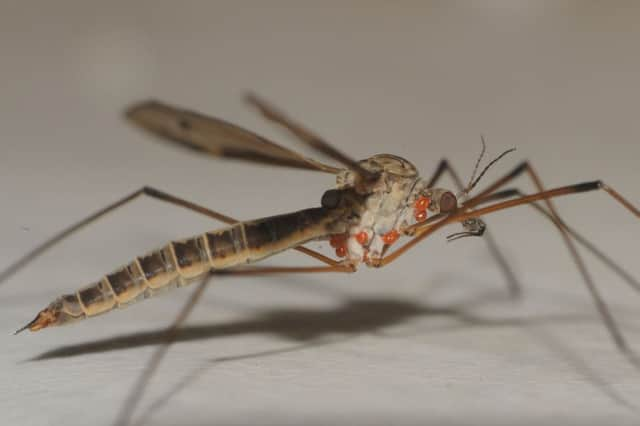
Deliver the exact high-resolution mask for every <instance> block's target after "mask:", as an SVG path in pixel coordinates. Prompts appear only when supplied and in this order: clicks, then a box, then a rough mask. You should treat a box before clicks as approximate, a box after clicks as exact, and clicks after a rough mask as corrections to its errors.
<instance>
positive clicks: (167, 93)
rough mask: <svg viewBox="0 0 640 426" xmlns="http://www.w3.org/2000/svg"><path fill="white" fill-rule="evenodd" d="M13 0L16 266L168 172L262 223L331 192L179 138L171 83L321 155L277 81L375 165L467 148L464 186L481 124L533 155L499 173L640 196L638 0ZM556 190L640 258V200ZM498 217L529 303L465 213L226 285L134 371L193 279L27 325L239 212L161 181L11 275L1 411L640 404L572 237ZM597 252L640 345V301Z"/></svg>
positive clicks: (610, 240) (538, 223) (5, 252)
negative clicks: (346, 267)
mask: <svg viewBox="0 0 640 426" xmlns="http://www.w3.org/2000/svg"><path fill="white" fill-rule="evenodd" d="M1 5H2V13H1V14H0V28H1V30H0V31H1V32H2V37H0V57H1V58H2V59H1V61H2V65H1V66H0V83H1V86H2V90H1V91H0V94H1V96H0V117H1V119H0V120H1V123H2V126H1V127H0V147H1V148H2V150H1V153H0V194H1V198H0V200H1V201H0V205H1V206H2V207H1V208H0V235H1V236H2V237H1V238H0V268H2V267H4V265H9V264H11V262H13V261H15V260H16V259H18V258H19V257H20V256H21V255H22V254H24V253H25V252H27V251H28V250H29V249H31V248H33V247H35V246H36V245H37V244H38V243H40V242H42V241H43V240H44V239H46V238H47V237H49V236H51V235H53V234H54V233H56V232H58V231H59V230H61V229H62V228H63V227H65V226H67V225H69V224H71V223H72V222H74V221H76V220H79V219H80V218H82V217H84V216H85V215H86V214H88V213H90V212H93V211H95V210H97V209H99V208H101V207H103V206H104V205H106V204H107V203H109V202H112V201H114V200H116V199H118V198H120V197H121V196H123V195H125V194H127V193H129V192H132V191H134V190H135V189H138V188H140V187H141V186H143V185H151V186H154V187H156V188H159V189H162V190H164V191H167V192H170V193H172V194H175V195H177V196H181V197H184V198H186V199H188V200H192V201H195V202H198V203H201V204H203V205H205V206H208V207H211V208H213V209H216V210H218V211H220V212H222V213H224V214H228V215H230V216H234V217H236V218H239V219H251V218H256V217H261V216H267V215H273V214H278V213H285V212H289V211H293V210H297V209H301V208H307V207H311V206H315V205H318V203H319V199H320V196H321V194H322V192H323V191H324V190H326V189H327V188H329V187H331V186H332V185H333V182H332V178H331V176H328V175H325V174H321V173H319V174H318V173H313V172H305V171H297V170H289V169H285V168H275V167H274V168H269V167H265V166H257V165H252V164H249V163H241V162H233V161H222V160H218V159H211V158H208V157H206V156H203V155H197V154H194V153H192V152H186V151H183V150H180V149H177V148H175V147H173V146H170V145H166V144H161V143H156V142H155V141H153V140H152V139H151V138H150V137H148V136H147V135H145V134H143V133H141V132H139V131H136V130H135V129H133V128H132V127H130V126H129V125H128V124H127V123H125V122H124V120H123V119H122V111H123V109H124V108H125V107H126V106H127V105H129V104H131V103H132V102H135V101H138V100H141V99H146V98H150V97H153V98H158V99H162V100H165V101H169V102H172V103H175V104H178V105H183V106H185V107H188V108H191V109H196V110H200V111H202V112H205V113H207V114H210V115H214V116H217V117H220V118H223V119H226V120H229V121H232V122H235V123H238V124H240V125H242V126H243V127H246V128H248V129H252V130H254V131H255V132H257V133H259V134H262V135H265V136H267V137H269V138H271V139H274V140H276V141H278V142H280V143H282V144H283V145H286V146H287V147H290V148H293V149H296V150H298V151H300V152H303V153H305V154H307V155H311V156H314V157H316V158H318V159H320V160H324V159H323V158H321V157H319V156H318V155H316V154H315V153H312V152H310V151H309V150H306V149H305V148H304V147H302V146H301V145H299V144H298V142H297V141H295V140H293V139H291V138H290V137H289V136H288V135H287V134H285V133H283V132H281V131H279V129H277V128H274V127H272V126H271V125H269V123H266V122H265V121H264V120H262V119H261V118H260V117H259V116H258V115H257V114H256V113H255V112H254V111H252V110H251V109H250V108H248V107H247V106H246V105H245V104H244V103H243V102H242V95H243V94H244V93H245V91H246V90H248V89H250V90H254V91H256V92H257V93H259V94H261V95H262V96H264V97H265V98H267V99H269V100H270V101H272V102H273V103H275V104H276V105H278V106H279V107H280V108H281V109H283V110H285V111H287V112H288V113H289V114H290V115H291V116H292V117H295V118H296V119H298V120H299V121H300V122H302V123H304V124H306V125H308V126H309V127H310V128H312V129H314V130H316V131H317V132H318V133H320V134H321V135H323V136H324V137H325V138H327V139H328V140H330V141H332V142H333V143H334V144H335V145H336V146H338V147H339V148H340V149H342V150H343V151H345V152H347V153H349V154H350V155H352V156H354V157H355V158H364V157H368V156H370V155H373V154H376V153H383V152H388V153H393V154H396V155H400V156H402V157H405V158H407V159H409V160H411V161H412V162H414V163H415V164H416V166H417V167H418V168H419V169H420V170H421V171H422V174H424V175H429V174H430V173H431V171H432V170H433V169H434V168H435V166H436V164H437V162H438V161H439V160H440V159H441V158H443V157H446V158H448V159H449V160H450V161H451V162H452V163H453V164H454V165H455V167H456V168H457V170H458V172H459V174H461V176H462V178H463V179H465V180H466V179H468V178H469V175H470V173H471V171H472V169H473V165H474V163H475V160H476V158H477V156H478V153H479V151H480V147H481V145H480V136H481V135H484V137H485V138H486V140H487V143H488V154H487V157H493V156H495V155H497V154H499V153H500V152H502V151H503V150H505V149H508V148H511V147H516V148H517V151H516V152H515V153H513V154H511V155H509V156H508V157H506V158H505V159H504V160H502V161H501V162H499V163H498V164H497V165H496V166H495V167H494V168H493V169H492V170H491V171H490V172H489V173H488V174H487V176H486V177H485V178H484V180H483V183H484V184H487V183H488V182H490V181H491V180H492V179H495V178H497V177H498V176H500V175H501V174H502V173H505V172H507V171H508V170H510V169H511V168H512V167H514V166H515V165H516V164H518V163H519V162H520V161H522V160H523V159H529V160H530V161H531V162H532V164H533V165H534V167H535V168H536V170H537V171H538V172H539V174H540V176H541V178H542V180H543V182H544V183H545V184H546V185H548V186H549V187H552V186H560V185H565V184H570V183H576V182H583V181H588V180H594V179H599V178H600V179H603V180H604V181H605V182H607V183H609V184H610V185H612V186H613V187H614V188H616V189H617V190H619V191H620V192H621V193H622V194H623V195H625V196H626V197H627V198H628V199H629V200H631V201H632V202H635V203H636V205H637V204H638V203H640V189H639V188H638V180H639V179H638V178H639V177H640V172H639V171H638V159H639V157H640V144H639V140H640V121H639V120H638V108H639V106H640V105H639V102H640V101H639V99H640V85H639V84H638V77H639V75H640V55H638V41H639V40H640V27H639V26H638V22H639V20H640V4H638V3H637V2H633V1H629V2H622V1H619V2H618V1H613V2H596V1H574V2H570V1H548V2H545V1H527V0H516V1H506V0H505V1H497V0H496V1H484V2H471V1H468V2H464V1H461V2H427V1H423V2H419V1H417V2H409V1H405V2H378V1H366V2H365V1H360V2H358V1H350V2H338V1H328V2H295V1H290V2H287V1H269V2H266V1H265V2H260V1H240V2H222V1H216V2H195V1H193V2H170V1H157V2H151V1H140V2H124V1H111V2H81V1H58V2H36V1H23V2H12V1H6V0H5V1H2V2H1ZM444 185H451V183H450V182H449V181H446V180H445V181H444ZM517 186H519V187H521V188H522V189H523V190H524V191H526V192H532V191H533V187H532V185H531V183H530V181H529V180H527V178H526V177H523V178H520V179H519V180H518V181H517ZM557 204H558V206H559V209H560V211H561V212H562V213H563V214H564V217H565V219H566V220H567V222H569V223H570V224H572V225H573V226H574V227H575V228H577V229H579V230H581V231H583V233H584V234H585V235H586V236H587V237H588V238H589V239H590V240H592V241H594V242H596V243H597V244H598V247H600V248H601V249H602V250H604V251H606V252H607V253H609V254H610V255H611V257H612V258H614V259H616V261H619V262H620V263H621V264H622V265H626V266H627V268H628V269H629V270H630V271H631V272H632V273H634V274H635V275H636V276H638V275H640V270H639V269H638V263H637V258H638V255H637V253H638V252H637V242H638V241H639V237H640V232H639V231H640V227H639V224H638V221H637V218H634V217H633V216H632V215H631V214H629V213H628V212H627V211H625V210H624V209H623V208H622V207H621V206H620V205H617V204H616V203H615V202H614V201H613V200H612V199H611V198H609V197H607V196H606V195H605V194H603V193H590V194H580V195H576V196H571V197H566V198H564V199H562V200H558V202H557ZM487 222H488V224H489V227H490V229H491V230H492V232H493V235H494V236H495V238H496V240H497V241H498V242H499V244H500V247H501V248H502V250H503V252H504V253H505V256H506V258H507V260H508V261H509V263H510V264H511V266H512V268H513V270H514V272H515V273H516V276H517V277H518V280H519V282H520V284H521V285H522V287H523V296H522V298H520V299H516V300H513V299H512V298H510V297H509V295H508V293H507V291H506V285H505V280H504V277H503V276H502V274H501V272H500V270H499V268H498V267H497V266H496V264H495V262H494V261H493V259H492V258H491V256H490V255H489V253H488V251H487V249H486V245H485V244H484V243H483V241H482V240H481V239H463V240H461V241H457V242H455V243H451V244H447V243H446V242H445V239H444V236H445V235H446V234H447V233H448V232H443V233H441V234H438V235H436V236H434V237H433V238H431V239H430V240H429V241H426V242H425V243H424V244H422V246H421V247H420V248H417V249H415V250H413V251H412V252H410V253H408V254H407V255H406V256H404V257H403V258H402V259H400V260H398V261H397V262H395V263H394V264H392V265H391V266H389V267H388V268H384V269H381V270H361V271H359V272H358V273H357V274H353V275H349V276H337V275H332V276H318V275H316V276H311V277H307V276H295V277H292V276H288V277H269V278H238V279H230V278H225V279H224V280H220V282H218V283H216V284H215V285H214V286H212V287H211V288H210V289H208V290H207V293H206V294H205V296H204V299H203V300H202V302H201V303H200V305H199V306H198V307H197V308H196V310H195V312H194V314H193V315H192V316H191V318H190V319H189V320H188V321H187V325H186V329H185V331H184V332H182V333H179V335H178V342H177V343H176V344H174V345H173V346H172V347H171V349H170V351H169V352H168V354H167V356H166V358H165V359H164V361H163V363H162V364H161V365H160V368H159V369H158V371H157V373H156V374H155V375H154V376H153V378H152V379H151V380H150V381H148V383H147V386H146V387H145V388H144V389H142V390H140V391H134V390H133V389H134V385H135V383H136V381H137V380H138V379H139V377H140V374H141V372H142V370H143V369H144V367H145V365H146V364H147V363H148V361H149V358H150V356H151V354H152V353H153V352H154V351H155V350H156V348H157V347H158V345H159V344H160V342H161V341H162V330H163V329H164V327H166V326H167V325H168V324H170V323H171V321H172V319H173V318H174V317H175V316H176V315H177V312H178V311H179V310H180V307H181V305H182V304H183V303H184V301H185V300H186V298H187V297H188V296H189V293H190V291H191V290H190V289H183V290H181V291H176V292H172V293H170V294H167V295H165V296H163V297H159V298H156V299H154V300H152V301H147V302H145V303H142V304H139V305H136V306H135V307H134V308H130V309H127V310H122V311H120V312H117V313H112V314H110V315H109V316H105V317H101V318H97V319H93V320H90V321H86V322H83V323H79V324H77V325H75V326H73V327H68V328H60V329H52V330H46V331H43V332H41V333H38V334H31V335H29V334H23V335H20V336H19V337H13V336H10V333H11V332H13V331H14V330H15V329H16V328H18V327H19V326H21V325H23V324H24V323H25V322H26V321H28V320H29V319H31V318H32V317H33V315H34V314H35V313H36V312H37V311H38V310H39V309H41V308H42V307H43V306H44V305H46V304H47V303H48V302H49V301H50V300H52V299H53V298H54V297H56V296H57V295H59V294H62V293H66V292H71V291H75V289H77V288H78V287H80V286H81V285H84V284H86V283H89V282H93V281H95V280H96V278H98V277H99V276H101V275H102V274H104V273H106V272H109V271H111V270H112V269H114V267H116V266H118V265H120V264H123V263H125V262H128V261H129V259H130V258H132V257H133V256H135V255H138V254H141V253H143V252H145V251H147V250H149V249H151V248H154V247H156V246H159V245H161V244H163V243H164V242H165V241H166V240H169V239H176V238H182V237H186V236H189V235H192V234H196V233H200V232H203V231H204V230H208V229H212V228H215V227H218V226H220V224H216V223H212V222H211V221H210V220H208V219H207V218H202V217H198V216H196V215H194V214H192V213H189V212H186V211H182V210H180V209H179V208H176V207H171V206H166V205H163V204H161V203H159V202H157V201H152V200H145V199H141V200H139V201H136V202H135V203H132V204H131V205H128V206H126V207H124V208H122V209H121V210H119V211H118V212H117V213H114V214H112V215H111V216H109V217H108V218H106V219H104V220H102V221H100V222H99V223H98V224H96V225H95V226H92V227H90V228H88V229H86V230H83V231H82V232H80V233H78V234H77V235H75V236H74V237H73V238H71V239H69V240H68V241H66V242H64V243H63V244H61V245H59V246H57V247H56V248H54V249H52V250H51V251H50V252H48V253H47V254H45V255H44V256H42V257H41V258H39V259H38V260H37V261H35V262H33V263H32V264H30V265H29V266H28V267H27V268H25V269H23V270H21V271H20V272H19V273H17V274H15V275H13V276H12V277H10V279H8V280H6V281H5V282H3V283H0V303H2V308H1V309H0V324H1V327H2V329H3V336H4V337H0V339H1V340H2V343H1V345H2V347H3V348H4V350H3V351H1V352H2V353H0V376H1V377H3V383H4V384H3V386H2V387H0V410H2V413H3V417H4V418H5V419H6V421H7V423H8V424H9V423H10V424H23V425H26V424H33V425H40V424H61V423H63V424H78V425H80V424H86V422H87V416H90V417H91V422H92V423H93V424H112V423H114V422H117V421H120V420H122V418H123V417H122V416H123V413H124V412H126V411H127V410H128V409H129V408H130V407H129V408H127V405H126V404H127V401H129V402H131V401H132V396H131V395H132V392H134V393H136V394H137V396H138V397H139V401H138V400H137V399H136V400H135V402H136V404H135V410H133V411H132V413H133V414H132V415H130V416H129V417H130V419H129V420H131V421H132V423H131V424H134V423H135V424H167V425H168V424H176V423H180V424H187V425H197V424H238V425H240V424H243V425H244V424H274V425H275V424H278V425H282V424H300V423H302V422H305V423H307V424H345V423H349V424H425V423H437V424H455V425H461V424H474V425H477V424H494V425H495V424H543V423H549V424H560V423H562V424H588V423H594V424H602V423H603V422H604V421H605V419H606V421H607V422H608V423H610V424H630V425H631V424H637V410H638V406H637V404H636V402H637V401H638V400H639V398H640V384H639V383H640V382H639V380H638V379H639V378H640V371H639V370H638V369H637V368H635V367H634V365H633V364H632V363H630V362H629V360H628V359H627V358H626V357H625V356H623V355H622V354H621V353H620V352H619V351H618V350H617V349H616V348H615V346H614V344H613V343H612V341H611V338H610V336H609V335H608V334H607V332H606V329H605V328H604V326H603V324H602V321H601V320H600V317H599V316H598V314H597V313H596V311H595V310H594V307H593V302H592V300H591V299H590V297H589V294H588V293H587V291H586V289H585V286H584V283H583V282H582V281H581V278H580V276H579V275H578V273H577V272H576V270H575V267H574V265H573V264H572V261H571V258H570V257H569V255H568V253H567V250H566V249H565V248H564V247H563V243H562V240H561V239H560V238H559V235H558V234H557V232H556V231H555V230H554V229H553V228H552V227H551V226H550V225H549V224H548V223H547V222H546V221H545V220H544V218H542V217H540V216H539V215H538V214H536V213H535V212H534V211H533V210H532V209H529V208H527V207H519V208H517V209H513V210H508V211H504V212H500V213H498V214H495V215H492V216H490V217H487ZM458 230H459V229H458V228H457V227H452V228H451V229H450V231H451V232H456V231H458ZM324 245H326V244H323V245H322V246H324ZM320 246H321V244H319V243H316V244H312V245H311V247H312V248H316V247H320ZM585 259H586V262H587V264H588V265H589V267H590V268H591V270H592V272H593V275H594V278H595V279H596V281H597V283H598V284H599V287H600V289H601V290H602V293H603V295H604V297H605V299H606V300H607V302H608V303H609V306H610V308H611V310H612V312H613V313H614V315H615V316H616V318H617V319H618V322H619V323H620V326H621V328H622V329H623V332H624V334H625V336H626V337H627V339H628V340H629V342H630V344H631V346H632V347H635V348H636V349H638V350H640V343H639V339H640V328H639V323H638V320H639V317H638V307H639V306H640V297H639V296H638V295H637V294H636V293H634V292H632V291H631V290H630V289H629V288H628V287H626V286H625V285H624V283H623V281H622V280H621V279H620V278H619V277H618V276H616V275H615V274H613V273H611V271H609V270H607V269H606V268H604V267H603V266H602V265H601V264H600V263H599V262H598V261H597V260H596V259H595V258H594V257H592V256H589V255H585ZM269 263H271V264H284V265H292V264H295V265H298V264H300V265H303V264H310V261H309V260H308V259H306V258H304V257H303V256H301V255H300V254H296V253H292V254H284V255H282V256H278V258H276V259H273V260H270V261H269ZM36 406H37V407H38V408H37V410H36V409H34V407H36ZM129 414H131V412H129ZM129 414H128V415H129ZM125 417H126V416H125ZM118 419H120V420H118Z"/></svg>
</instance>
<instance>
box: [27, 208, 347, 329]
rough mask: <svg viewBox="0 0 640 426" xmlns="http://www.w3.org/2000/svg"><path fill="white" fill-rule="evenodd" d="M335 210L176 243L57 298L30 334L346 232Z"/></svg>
mask: <svg viewBox="0 0 640 426" xmlns="http://www.w3.org/2000/svg"><path fill="white" fill-rule="evenodd" d="M335 224H336V221H335V217H334V214H332V212H331V210H327V209H324V208H322V207H320V208H314V209H307V210H301V211H298V212H295V213H290V214H285V215H280V216H273V217H268V218H264V219H258V220H254V221H249V222H239V223H237V224H235V225H232V226H230V227H228V228H224V229H221V230H217V231H212V232H206V233H204V234H202V235H199V236H196V237H193V238H188V239H186V240H181V241H173V242H170V243H168V244H167V245H165V246H164V247H162V248H161V249H159V250H155V251H153V252H151V253H148V254H146V255H144V256H140V257H137V258H135V259H134V260H133V261H132V262H130V263H129V264H128V265H126V266H124V267H122V268H120V269H118V270H116V271H115V272H113V273H111V274H108V275H105V276H104V277H103V278H102V279H101V280H100V281H98V282H96V283H94V284H91V285H89V286H87V287H85V288H83V289H81V290H79V291H77V292H76V293H74V294H68V295H64V296H61V297H59V298H57V299H56V300H55V301H54V302H53V303H51V304H50V305H49V306H48V307H47V308H46V309H44V310H42V311H41V312H40V313H39V314H38V316H37V317H36V318H35V319H34V320H33V321H32V322H31V323H29V324H28V325H27V327H28V328H29V329H30V330H31V331H36V330H39V329H41V328H44V327H47V326H51V325H60V324H63V323H65V322H69V321H72V320H77V319H83V318H86V317H91V316H95V315H98V314H102V313H105V312H108V311H110V310H112V309H114V308H117V307H123V306H127V305H129V304H132V303H134V302H136V301H138V300H141V299H144V298H148V297H151V296H153V295H154V294H155V293H157V292H158V291H161V290H164V289H167V288H171V287H176V286H177V287H179V286H183V285H186V284H188V283H189V282H191V281H193V280H194V279H196V278H199V277H201V276H202V275H204V274H206V273H208V272H209V271H210V270H215V269H225V268H229V267H232V266H236V265H240V264H244V263H250V262H255V261H257V260H260V259H263V258H265V257H268V256H271V255H273V254H276V253H278V252H281V251H283V250H286V249H288V248H291V247H295V246H297V245H300V244H302V243H304V242H306V241H309V240H312V239H315V238H319V237H324V236H326V235H328V234H332V233H339V232H343V231H344V230H343V229H334V228H333V227H334V226H335Z"/></svg>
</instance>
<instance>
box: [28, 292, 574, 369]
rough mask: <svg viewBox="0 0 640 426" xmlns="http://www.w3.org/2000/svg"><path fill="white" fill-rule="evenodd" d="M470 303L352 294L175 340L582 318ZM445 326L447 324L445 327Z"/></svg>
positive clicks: (134, 338) (139, 343)
mask: <svg viewBox="0 0 640 426" xmlns="http://www.w3.org/2000/svg"><path fill="white" fill-rule="evenodd" d="M477 297H478V298H477V299H476V300H475V302H474V305H475V304H479V303H480V300H486V299H493V300H495V299H496V298H497V297H499V296H498V294H497V293H496V292H495V291H490V292H486V294H484V295H477ZM470 311H471V307H469V306H467V305H455V306H446V307H440V306H438V307H435V306H429V305H426V304H421V303H418V302H416V301H409V300H402V299H389V298H387V297H385V298H348V299H345V300H344V301H342V302H341V303H340V304H338V305H336V306H334V307H331V308H328V309H309V308H304V309H290V308H277V309H271V310H267V311H264V312H260V313H257V314H255V315H254V316H253V317H250V318H247V319H245V320H240V321H237V320H236V321H233V322H228V323H215V324H206V325H190V326H184V327H181V328H180V329H178V330H176V332H175V335H174V336H173V339H172V341H173V343H179V342H190V341H197V340H203V339H213V338H220V337H229V336H238V335H247V334H263V335H264V334H267V335H275V336H278V337H281V338H283V339H286V340H292V341H296V342H311V341H315V340H317V339H319V338H323V337H326V336H328V335H334V334H343V335H352V336H358V335H361V334H364V333H370V334H376V335H379V336H381V337H384V336H389V337H391V336H392V335H390V334H389V333H387V332H386V331H385V329H387V328H389V327H392V326H397V325H401V324H403V323H406V322H409V321H411V320H413V319H416V318H419V317H425V316H447V317H451V318H454V319H455V320H456V322H454V323H452V324H448V325H445V326H444V327H445V329H454V328H461V327H473V326H521V325H533V324H535V323H557V322H563V321H581V320H584V319H585V318H581V317H578V316H577V315H569V314H562V315H547V316H545V317H538V318H509V319H490V318H483V317H480V316H477V315H474V314H472V313H471V312H470ZM440 331H442V328H441V329H440ZM166 339H167V334H166V329H165V328H161V329H157V330H152V331H143V332H136V333H131V334H124V335H120V336H115V337H109V338H105V339H98V340H94V341H90V342H84V343H79V344H74V345H65V346H61V347H58V348H56V349H52V350H49V351H46V352H44V353H42V354H40V355H38V356H36V357H34V358H31V359H30V360H29V361H43V360H47V359H53V358H67V357H73V356H80V355H86V354H92V353H102V352H109V351H116V350H125V349H131V348H136V347H143V346H150V345H159V344H163V343H166Z"/></svg>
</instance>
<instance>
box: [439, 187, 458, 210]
mask: <svg viewBox="0 0 640 426" xmlns="http://www.w3.org/2000/svg"><path fill="white" fill-rule="evenodd" d="M456 208H458V199H457V198H456V196H455V195H453V192H449V191H447V192H445V193H443V194H442V195H441V196H440V212H441V213H449V212H452V211H453V210H455V209H456Z"/></svg>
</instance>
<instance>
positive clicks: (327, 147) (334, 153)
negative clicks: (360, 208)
mask: <svg viewBox="0 0 640 426" xmlns="http://www.w3.org/2000/svg"><path fill="white" fill-rule="evenodd" d="M245 98H246V100H247V102H249V104H251V105H252V106H254V107H255V108H257V109H258V111H260V113H261V114H262V115H263V116H264V117H265V118H266V119H267V120H270V121H273V122H274V123H276V124H278V125H280V126H282V127H284V128H285V129H287V130H288V131H289V132H291V133H292V134H293V135H295V136H296V137H297V138H298V139H299V140H301V141H302V142H304V143H306V144H307V145H309V146H310V147H312V148H314V149H315V150H317V151H319V152H321V153H323V154H325V155H327V156H329V157H331V158H333V159H334V160H336V161H338V162H340V163H341V164H344V165H345V166H347V167H348V168H349V169H351V170H353V171H354V172H356V173H357V174H358V175H360V176H361V177H362V178H364V179H371V178H374V177H375V176H376V175H375V174H374V173H372V172H370V171H369V170H367V169H365V168H363V167H362V166H361V165H360V164H359V163H358V162H357V161H355V160H353V159H352V158H350V157H348V156H347V155H345V154H344V153H342V152H341V151H339V150H338V149H336V148H335V147H333V146H332V145H331V144H329V142H327V141H325V140H324V139H322V138H321V137H320V136H318V135H316V134H315V133H313V132H311V131H310V130H309V129H307V128H305V127H303V126H301V125H300V124H298V123H296V122H294V121H293V120H292V119H291V118H289V117H287V116H286V115H285V114H284V113H282V112H281V111H278V110H277V109H276V108H275V107H274V106H273V105H270V104H269V103H267V102H266V101H265V100H263V99H261V98H259V97H258V96H257V95H255V94H253V93H249V94H247V95H246V97H245Z"/></svg>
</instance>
